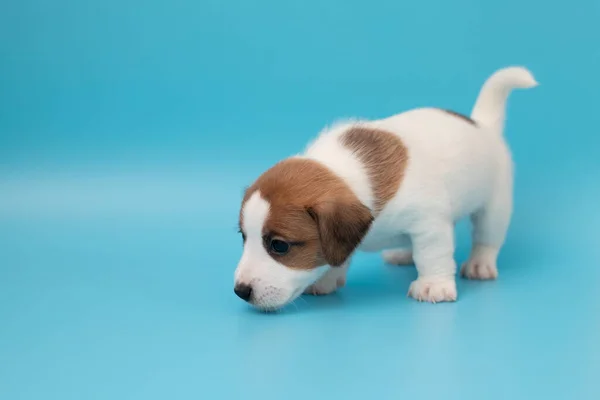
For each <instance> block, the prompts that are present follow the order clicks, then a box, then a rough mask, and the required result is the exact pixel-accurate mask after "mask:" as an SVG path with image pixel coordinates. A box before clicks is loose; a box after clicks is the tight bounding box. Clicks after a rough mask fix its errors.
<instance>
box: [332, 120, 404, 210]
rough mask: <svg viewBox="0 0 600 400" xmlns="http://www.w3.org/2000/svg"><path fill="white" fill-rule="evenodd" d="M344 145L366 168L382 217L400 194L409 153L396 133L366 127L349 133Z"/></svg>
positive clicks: (352, 129) (345, 137)
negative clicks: (399, 190)
mask: <svg viewBox="0 0 600 400" xmlns="http://www.w3.org/2000/svg"><path fill="white" fill-rule="evenodd" d="M341 141H342V143H343V144H344V146H346V147H347V148H349V149H350V150H352V151H353V152H354V153H355V154H356V155H357V156H358V158H359V159H360V161H362V163H363V164H364V165H365V167H366V169H367V172H368V174H369V178H370V180H371V188H372V190H373V194H374V196H375V207H374V209H375V210H374V211H375V212H376V213H379V212H380V211H381V210H382V209H383V208H384V207H385V205H386V204H387V202H388V201H390V200H391V199H392V198H393V197H394V196H395V195H396V193H397V192H398V189H399V188H400V183H401V182H402V178H403V176H404V170H405V168H406V163H407V161H408V151H407V149H406V147H405V146H404V144H403V143H402V141H401V140H400V138H399V137H398V136H396V135H394V134H393V133H390V132H386V131H383V130H378V129H372V128H367V127H355V128H351V129H349V130H348V131H347V132H346V133H344V134H343V135H342V136H341Z"/></svg>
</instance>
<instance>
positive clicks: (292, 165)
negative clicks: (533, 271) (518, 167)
mask: <svg viewBox="0 0 600 400" xmlns="http://www.w3.org/2000/svg"><path fill="white" fill-rule="evenodd" d="M536 85H537V82H536V81H535V79H534V77H533V76H532V74H531V73H530V72H529V71H528V70H527V69H525V68H522V67H510V68H505V69H501V70H499V71H497V72H496V73H494V74H493V75H492V76H491V77H490V78H489V79H488V80H487V81H486V82H485V84H484V85H483V87H482V89H481V92H480V93H479V97H478V99H477V102H476V103H475V106H474V108H473V112H472V114H471V117H466V116H462V115H460V114H457V113H454V112H452V111H446V110H442V109H436V108H421V109H415V110H411V111H407V112H404V113H401V114H398V115H394V116H392V117H389V118H386V119H382V120H376V121H352V122H346V123H340V124H337V125H335V126H332V127H330V128H328V129H326V130H324V131H323V132H322V133H321V134H320V135H319V136H318V138H317V139H316V140H315V141H314V142H313V143H311V144H310V145H309V146H308V147H307V149H306V151H305V152H304V153H303V154H301V155H297V156H293V157H290V158H287V159H285V160H283V161H281V162H279V163H278V164H276V165H275V166H273V167H272V168H271V169H269V170H267V171H266V172H265V173H263V174H262V175H261V176H260V177H259V178H258V179H257V180H256V182H254V184H252V186H250V187H249V188H248V189H247V191H246V192H245V195H244V199H243V202H242V206H241V211H240V215H239V227H240V233H241V234H242V238H243V241H244V249H243V254H242V257H241V259H240V261H239V265H238V267H237V269H236V271H235V287H234V291H235V293H236V294H237V295H238V296H239V297H240V298H242V299H243V300H245V301H247V302H249V303H250V304H252V305H253V306H255V307H257V308H259V309H264V310H274V309H278V308H280V307H283V306H284V305H286V304H287V303H289V302H291V301H293V300H294V299H295V298H296V297H298V296H300V295H301V294H302V293H303V292H305V293H310V294H316V295H324V294H328V293H332V292H334V291H335V290H336V289H337V288H339V287H341V286H343V285H344V284H345V282H346V272H347V270H348V265H349V263H350V259H351V257H352V254H353V253H354V252H355V251H356V250H362V251H369V252H374V251H381V250H385V251H384V252H383V257H384V259H385V260H386V261H387V262H388V263H392V264H410V263H413V262H414V263H415V265H416V267H417V271H418V278H417V279H416V280H415V281H414V282H412V283H411V285H410V288H409V290H408V294H409V295H410V296H411V297H413V298H415V299H417V300H419V301H427V302H432V303H437V302H443V301H455V300H456V299H457V292H456V282H455V275H456V263H455V261H454V258H453V256H454V248H455V245H454V224H455V222H456V221H457V220H459V219H460V218H462V217H466V216H470V218H471V221H472V224H473V247H472V251H471V255H470V257H469V260H468V261H467V262H466V263H465V264H464V265H463V266H462V270H461V273H462V275H463V276H465V277H466V278H469V279H495V278H496V277H497V275H498V272H497V268H496V259H497V257H498V252H499V250H500V248H501V246H502V244H503V242H504V238H505V235H506V231H507V229H508V226H509V221H510V217H511V212H512V190H513V173H512V160H511V156H510V152H509V149H508V147H507V145H506V143H505V141H504V138H503V129H504V120H505V108H506V101H507V98H508V96H509V94H510V92H511V91H512V90H513V89H515V88H531V87H534V86H536Z"/></svg>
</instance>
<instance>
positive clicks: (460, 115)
mask: <svg viewBox="0 0 600 400" xmlns="http://www.w3.org/2000/svg"><path fill="white" fill-rule="evenodd" d="M439 110H440V111H443V112H445V113H446V114H450V115H452V116H453V117H456V118H460V119H462V120H463V121H465V122H467V123H469V124H471V125H475V126H476V125H477V123H476V122H475V121H474V120H472V119H471V118H469V117H467V116H466V115H463V114H460V113H457V112H456V111H452V110H446V109H443V108H439Z"/></svg>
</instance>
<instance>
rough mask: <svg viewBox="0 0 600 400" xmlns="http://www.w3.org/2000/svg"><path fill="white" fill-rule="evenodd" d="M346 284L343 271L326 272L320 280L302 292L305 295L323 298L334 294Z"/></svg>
mask: <svg viewBox="0 0 600 400" xmlns="http://www.w3.org/2000/svg"><path fill="white" fill-rule="evenodd" d="M345 284H346V273H345V271H339V272H338V271H336V270H331V271H329V272H327V273H326V274H325V275H324V276H323V277H322V278H321V279H319V280H318V281H316V282H315V283H313V284H312V285H310V286H309V287H308V288H306V290H305V291H304V293H305V294H311V295H313V296H324V295H326V294H330V293H333V292H335V291H336V290H337V289H339V288H341V287H342V286H344V285H345Z"/></svg>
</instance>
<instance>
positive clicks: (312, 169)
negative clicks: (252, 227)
mask: <svg viewBox="0 0 600 400" xmlns="http://www.w3.org/2000/svg"><path fill="white" fill-rule="evenodd" d="M257 190H258V191H260V195H261V197H263V198H264V199H265V200H267V201H268V202H269V204H270V212H269V216H268V218H267V221H265V226H264V229H263V235H270V236H271V237H272V238H276V239H281V240H285V241H286V242H292V243H297V244H296V245H293V246H292V247H291V248H290V251H289V252H288V253H287V254H285V255H282V256H278V255H271V256H272V257H273V258H275V259H276V260H277V261H279V262H281V263H282V264H284V265H286V266H288V267H290V268H295V269H311V268H316V267H318V266H321V265H325V264H329V265H331V266H339V265H341V264H342V263H343V262H344V261H346V259H347V258H348V257H349V256H350V254H351V253H352V252H353V251H354V250H355V249H356V247H357V246H358V244H359V243H360V242H361V240H362V239H363V237H364V235H365V234H366V233H367V231H368V229H369V227H370V225H371V222H372V221H373V216H372V214H371V212H370V210H369V209H368V208H367V207H366V206H364V205H363V204H362V203H361V202H360V200H359V199H358V198H357V197H356V195H355V194H354V193H353V192H352V190H351V189H350V188H349V187H348V185H347V184H346V183H345V182H344V181H343V180H342V179H341V178H340V177H338V176H337V175H335V174H334V173H332V172H331V171H330V170H329V169H327V168H326V167H324V166H323V165H321V164H319V163H318V162H316V161H312V160H306V159H300V158H290V159H287V160H284V161H281V162H280V163H278V164H276V165H275V166H274V167H272V168H271V169H269V170H268V171H266V172H265V173H264V174H263V175H262V176H261V177H259V178H258V180H257V181H256V182H255V183H254V184H253V185H252V186H251V187H250V188H249V189H248V190H247V191H246V194H245V196H244V201H243V204H242V209H243V206H244V204H245V202H246V201H247V200H248V199H249V198H250V196H251V195H252V194H254V193H255V192H256V191H257ZM242 218H243V215H242V214H241V213H240V226H242Z"/></svg>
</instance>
